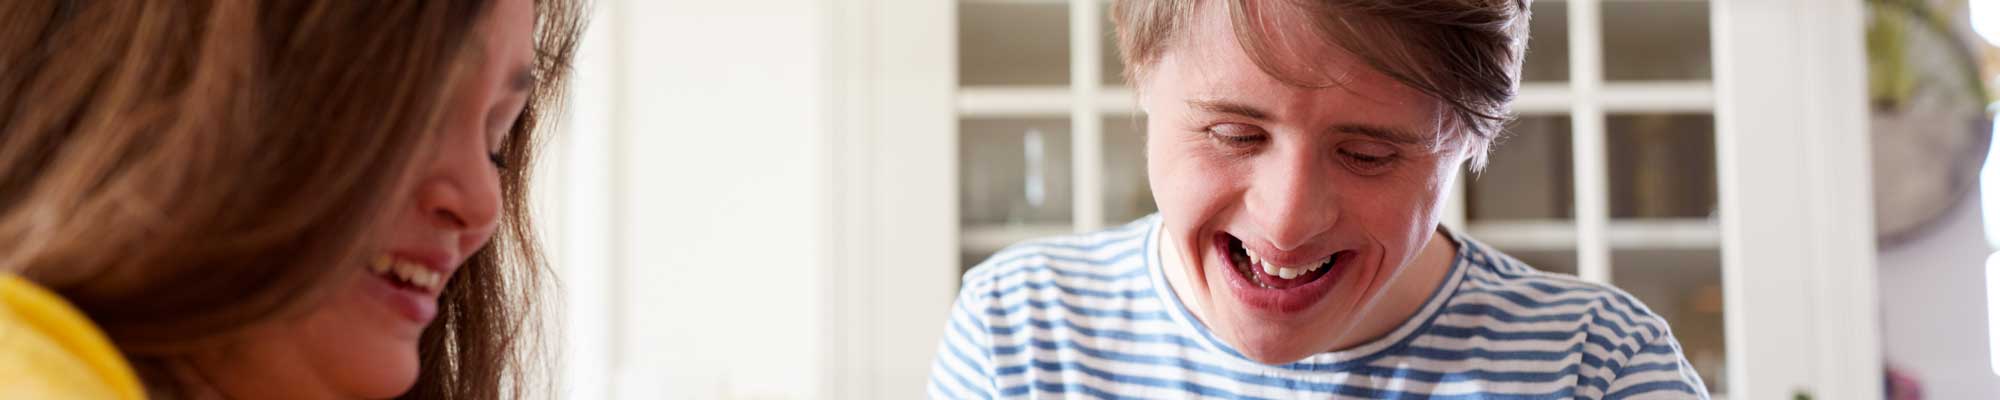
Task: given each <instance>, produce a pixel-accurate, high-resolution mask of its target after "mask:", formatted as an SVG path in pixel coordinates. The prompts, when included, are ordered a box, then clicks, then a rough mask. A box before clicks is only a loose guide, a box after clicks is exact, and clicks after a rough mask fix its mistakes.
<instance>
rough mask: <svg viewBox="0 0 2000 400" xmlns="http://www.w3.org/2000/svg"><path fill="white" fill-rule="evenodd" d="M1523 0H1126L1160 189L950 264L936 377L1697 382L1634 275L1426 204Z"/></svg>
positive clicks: (945, 381)
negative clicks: (948, 307)
mask: <svg viewBox="0 0 2000 400" xmlns="http://www.w3.org/2000/svg"><path fill="white" fill-rule="evenodd" d="M1527 10H1528V4H1527V1H1526V0H1426V1H1407V0H1119V1H1117V2H1116V3H1115V5H1114V6H1113V11H1112V14H1113V18H1114V19H1115V21H1116V24H1117V27H1118V44H1119V48H1120V49H1121V50H1122V51H1121V54H1122V55H1123V57H1124V61H1125V65H1126V68H1127V70H1126V71H1125V75H1126V77H1127V79H1128V80H1129V81H1130V82H1131V83H1132V84H1133V86H1134V87H1136V88H1137V91H1138V94H1139V104H1140V106H1141V107H1142V108H1143V109H1144V110H1145V112H1146V124H1147V126H1146V132H1147V140H1146V154H1147V160H1148V166H1147V167H1148V168H1147V171H1148V173H1149V176H1150V177H1151V179H1152V182H1151V184H1152V190H1153V194H1154V197H1155V198H1156V199H1158V203H1159V207H1160V213H1159V214H1158V215H1155V216H1151V217H1147V218H1144V219H1141V220H1139V221H1136V222H1133V223H1131V224H1128V225H1126V226H1124V227H1121V228H1116V229H1112V230H1108V231H1103V232H1097V233H1090V234H1083V235H1077V236H1070V237H1061V238H1051V239H1044V240H1036V241H1030V242H1027V243H1023V244H1020V245H1016V246H1013V247H1011V248H1009V249H1008V250H1004V251H1001V252H1000V253H999V254H997V255H995V256H994V257H993V258H992V259H990V260H987V261H986V262H985V263H982V264H981V265H980V266H978V267H976V268H973V269H972V270H971V271H970V272H967V273H966V274H965V280H964V286H963V287H962V289H961V290H960V291H959V296H958V300H957V302H956V303H955V304H954V305H953V307H952V314H951V316H950V321H949V323H948V324H947V326H946V331H945V336H946V337H945V339H944V341H943V343H941V344H940V345H939V350H938V356H937V360H936V364H935V365H934V367H933V372H932V378H931V383H930V388H929V390H930V394H931V395H932V396H933V397H940V398H1048V397H1139V398H1194V397H1206V398H1334V397H1339V398H1408V397H1433V396H1435V397H1447V398H1588V399H1599V398H1675V399H1678V398H1705V397H1707V390H1706V389H1705V388H1704V387H1703V386H1702V382H1701V379H1700V378H1698V377H1697V376H1696V375H1695V373H1694V370H1693V368H1691V367H1689V366H1688V363H1687V361H1686V359H1685V358H1684V357H1683V356H1682V355H1681V351H1680V344H1679V343H1678V342H1676V341H1675V340H1674V337H1673V335H1672V334H1671V333H1670V330H1669V329H1668V327H1667V324H1666V323H1665V322H1664V321H1663V320H1661V319H1660V317H1658V316H1657V315H1654V314H1653V313H1652V312H1651V311H1649V310H1647V309H1646V307H1645V306H1644V305H1641V304H1640V303H1639V302H1638V301H1637V300H1634V299H1633V298H1632V297H1631V296H1630V295H1627V294H1625V293H1624V292H1621V291H1618V290H1616V289H1613V288H1610V287H1607V286H1604V285H1599V284H1593V283H1588V282H1583V281H1579V280H1577V279H1575V278H1572V277H1569V276H1562V275H1552V274H1545V273H1542V272H1538V271H1536V270H1534V269H1532V268H1531V267H1530V266H1528V265H1525V264H1523V263H1521V262H1520V261H1519V260H1515V259H1514V258H1512V257H1508V256H1507V255H1505V254H1501V253H1499V252H1498V251H1496V250H1493V249H1492V248H1490V247H1487V246H1485V245H1483V244H1480V243H1479V242H1477V241H1475V240H1473V239H1472V238H1469V237H1466V236H1464V235H1462V234H1459V233H1456V232H1450V231H1447V230H1445V229H1444V228H1442V227H1440V226H1439V225H1438V216H1439V214H1440V213H1441V206H1442V204H1443V200H1444V197H1445V195H1446V191H1447V188H1450V187H1452V185H1453V184H1455V181H1456V180H1457V179H1458V177H1459V176H1458V175H1459V171H1460V170H1461V166H1471V167H1472V168H1473V169H1474V170H1477V169H1478V168H1479V167H1480V166H1482V165H1483V164H1484V161H1485V160H1484V156H1485V154H1486V150H1487V147H1488V145H1489V144H1490V143H1492V141H1493V138H1494V136H1495V135H1497V134H1498V133H1499V131H1500V129H1501V126H1502V125H1503V124H1504V123H1505V122H1506V119H1507V115H1508V113H1509V111H1508V107H1509V106H1508V103H1509V102H1510V101H1511V100H1512V99H1513V97H1514V94H1515V91H1516V89H1517V87H1518V85H1517V81H1518V79H1519V76H1520V64H1521V57H1522V53H1523V50H1524V47H1525V46H1526V43H1527V33H1526V32H1527V29H1526V28H1527V24H1528V15H1527V14H1528V11H1527Z"/></svg>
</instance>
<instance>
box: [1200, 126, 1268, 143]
mask: <svg viewBox="0 0 2000 400" xmlns="http://www.w3.org/2000/svg"><path fill="white" fill-rule="evenodd" d="M1208 137H1209V138H1212V139H1214V140H1215V141H1216V142H1217V143H1219V144H1223V145H1227V146H1231V147H1248V146H1251V145H1255V144H1257V143H1261V142H1263V141H1264V139H1265V138H1267V137H1268V135H1265V134H1264V131H1263V130H1261V129H1257V128H1256V127H1253V126H1249V125H1243V124H1217V125H1215V126H1210V127H1208Z"/></svg>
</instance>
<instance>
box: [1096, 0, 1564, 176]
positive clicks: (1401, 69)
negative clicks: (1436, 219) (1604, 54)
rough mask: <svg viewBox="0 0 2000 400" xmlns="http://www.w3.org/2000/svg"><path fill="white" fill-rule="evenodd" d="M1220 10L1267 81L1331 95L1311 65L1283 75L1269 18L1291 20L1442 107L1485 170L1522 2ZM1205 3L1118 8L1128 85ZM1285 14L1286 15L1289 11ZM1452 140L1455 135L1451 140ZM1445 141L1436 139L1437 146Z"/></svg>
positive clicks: (1411, 1) (1332, 2)
mask: <svg viewBox="0 0 2000 400" xmlns="http://www.w3.org/2000/svg"><path fill="white" fill-rule="evenodd" d="M1212 1H1222V2H1224V5H1225V7H1227V8H1228V11H1229V18H1230V23H1231V25H1232V27H1233V29H1234V30H1235V32H1236V40H1237V41H1238V42H1239V43H1240V44H1241V45H1242V47H1243V49H1244V51H1245V52H1247V53H1249V56H1250V59H1251V60H1252V61H1253V62H1255V63H1256V64H1257V66H1258V67H1259V68H1262V69H1263V70H1264V71H1265V72H1266V73H1269V74H1271V76H1273V77H1276V78H1278V79H1279V80H1280V81H1283V82H1285V83H1288V84H1292V85H1297V86H1303V87H1331V86H1334V85H1338V82H1337V81H1335V80H1333V79H1331V78H1332V76H1330V75H1328V74H1329V73H1328V72H1327V71H1322V70H1319V69H1317V68H1313V67H1312V66H1305V68H1302V69H1303V70H1301V68H1287V65H1286V64H1285V60H1284V59H1282V58H1281V57H1282V55H1284V54H1287V51H1286V49H1283V48H1280V45H1279V44H1278V43H1279V42H1277V39H1276V38H1273V37H1270V36H1269V35H1271V34H1272V32H1268V31H1267V29H1266V28H1262V27H1260V26H1261V25H1260V24H1262V23H1269V22H1271V21H1270V20H1268V18H1272V17H1278V16H1280V15H1281V14H1285V13H1296V14H1297V16H1299V17H1303V19H1304V20H1305V21H1309V23H1310V24H1311V25H1312V28H1314V29H1312V32H1314V33H1315V34H1316V35H1317V38H1316V39H1318V40H1320V41H1322V42H1326V43H1331V44H1333V45H1334V46H1336V47H1337V48H1339V49H1341V50H1343V51H1346V52H1348V53H1351V54H1353V55H1354V56H1355V57H1357V58H1358V59H1360V60H1361V61H1362V63H1364V64H1365V65H1367V66H1369V67H1370V68H1373V69H1375V70H1376V71H1379V72H1381V73H1382V74H1384V75H1387V76H1389V77H1390V78H1394V79H1396V80H1397V81H1398V82H1401V83H1402V84H1404V85H1406V86H1409V87H1410V88H1412V89H1416V90H1417V91H1419V92H1422V93H1424V94H1425V95H1428V96H1430V97H1433V98H1436V99H1438V100H1439V101H1442V102H1444V103H1445V105H1447V106H1448V107H1449V108H1450V111H1451V115H1450V118H1449V119H1448V122H1450V124H1448V125H1447V126H1452V127H1456V128H1457V129H1454V130H1456V131H1459V132H1460V133H1465V134H1470V136H1469V138H1473V139H1476V140H1478V141H1479V142H1478V143H1479V146H1478V147H1477V148H1479V149H1481V150H1479V151H1475V152H1473V154H1472V156H1471V158H1470V159H1469V161H1468V163H1469V165H1470V166H1471V167H1472V168H1473V169H1474V170H1478V169H1479V168H1482V167H1484V166H1485V163H1486V152H1485V151H1484V150H1483V149H1484V148H1485V145H1484V144H1485V143H1491V141H1492V140H1493V139H1494V137H1495V136H1497V135H1498V134H1499V132H1500V130H1501V128H1502V126H1504V125H1505V124H1506V123H1507V121H1508V120H1509V119H1510V118H1511V117H1510V114H1511V110H1510V108H1509V103H1512V102H1513V100H1514V95H1515V92H1516V91H1517V90H1518V89H1519V87H1520V85H1519V83H1520V82H1519V81H1520V77H1521V58H1522V55H1523V53H1524V51H1525V49H1526V48H1527V43H1528V37H1527V35H1528V18H1529V15H1528V14H1529V13H1528V2H1529V0H1212ZM1203 3H1204V0H1117V1H1116V2H1114V3H1113V5H1112V11H1111V17H1112V20H1113V23H1114V24H1116V25H1117V27H1118V48H1119V49H1120V50H1121V51H1120V56H1121V57H1122V58H1123V61H1124V62H1125V78H1126V81H1127V82H1128V83H1134V84H1136V83H1137V82H1138V81H1139V80H1140V78H1141V77H1142V76H1143V75H1144V74H1145V72H1146V69H1147V68H1148V67H1151V66H1152V64H1153V63H1155V62H1158V61H1159V59H1160V56H1161V54H1163V53H1165V52H1166V51H1167V49H1168V46H1169V45H1170V44H1172V43H1175V41H1176V40H1180V39H1182V38H1183V37H1184V35H1186V34H1187V32H1188V28H1189V27H1190V26H1192V25H1193V19H1194V18H1195V16H1196V15H1198V12H1197V11H1198V10H1199V9H1198V7H1200V6H1201V5H1202V4H1203ZM1287 6H1289V7H1287ZM1454 137H1463V136H1457V135H1454ZM1440 140H1443V138H1440Z"/></svg>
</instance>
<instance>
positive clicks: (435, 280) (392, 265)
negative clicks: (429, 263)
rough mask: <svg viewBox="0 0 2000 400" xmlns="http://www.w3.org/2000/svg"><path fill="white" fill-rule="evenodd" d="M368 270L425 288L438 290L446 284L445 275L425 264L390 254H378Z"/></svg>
mask: <svg viewBox="0 0 2000 400" xmlns="http://www.w3.org/2000/svg"><path fill="white" fill-rule="evenodd" d="M368 270H369V271H373V272H375V273H376V274H379V275H383V276H388V277H391V278H394V279H396V280H399V281H402V282H404V283H408V284H410V285H411V286H416V287H419V288H423V289H425V290H432V291H436V290H438V287H439V286H441V285H443V284H444V276H443V275H442V274H439V273H438V272H437V271H432V270H431V269H430V268H424V266H423V265H421V264H417V263H413V262H409V261H406V260H399V259H395V258H392V257H389V256H377V257H375V259H374V260H373V262H370V263H369V264H368Z"/></svg>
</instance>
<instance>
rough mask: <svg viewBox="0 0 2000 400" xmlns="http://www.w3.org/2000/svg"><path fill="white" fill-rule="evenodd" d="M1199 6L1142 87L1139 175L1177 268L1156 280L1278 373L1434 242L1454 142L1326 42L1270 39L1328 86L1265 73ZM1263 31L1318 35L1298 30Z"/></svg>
mask: <svg viewBox="0 0 2000 400" xmlns="http://www.w3.org/2000/svg"><path fill="white" fill-rule="evenodd" d="M1207 4H1208V5H1207V6H1204V8H1205V9H1204V10H1202V12H1201V14H1202V15H1200V16H1198V17H1197V18H1195V19H1194V23H1193V24H1192V26H1189V27H1188V28H1187V29H1190V32H1187V33H1188V34H1186V35H1181V36H1180V37H1179V39H1176V40H1177V42H1174V43H1172V44H1171V45H1170V46H1168V49H1167V51H1166V52H1164V53H1163V54H1162V55H1161V57H1160V59H1159V61H1157V62H1156V63H1155V64H1154V65H1151V66H1149V68H1147V70H1146V72H1145V73H1143V74H1142V78H1141V79H1142V80H1141V82H1140V93H1141V96H1140V102H1141V105H1142V106H1143V107H1144V109H1145V110H1146V112H1147V132H1148V135H1149V136H1148V140H1147V142H1146V151H1147V160H1149V163H1148V165H1147V168H1148V169H1147V171H1148V173H1149V174H1150V176H1151V181H1152V182H1151V184H1152V189H1153V193H1154V196H1155V197H1156V199H1157V201H1158V203H1159V206H1160V211H1161V214H1162V216H1163V218H1164V219H1165V221H1166V225H1165V226H1166V227H1167V228H1168V233H1169V235H1170V236H1168V240H1174V241H1175V242H1174V243H1176V244H1178V245H1179V248H1180V250H1181V257H1182V259H1183V260H1186V262H1185V263H1183V265H1184V267H1185V268H1182V270H1180V271H1169V272H1168V273H1169V274H1181V275H1180V276H1178V277H1176V278H1177V279H1176V280H1178V281H1181V282H1177V283H1176V288H1177V289H1182V290H1180V293H1178V294H1179V295H1180V296H1181V298H1182V299H1183V302H1184V303H1186V304H1188V305H1189V306H1190V307H1193V308H1195V309H1196V310H1195V312H1196V313H1197V315H1199V316H1201V318H1202V319H1203V322H1204V323H1205V324H1207V325H1208V326H1209V327H1210V328H1211V329H1213V330H1214V331H1215V332H1216V334H1217V335H1219V336H1220V337H1221V338H1222V339H1223V340H1225V341H1227V342H1229V343H1230V344H1231V345H1232V346H1235V347H1236V348H1238V349H1240V350H1241V351H1243V352H1244V355H1246V356H1249V357H1251V358H1253V359H1256V360H1258V361H1262V362H1266V363H1273V364H1276V363H1283V362H1291V361H1295V360H1298V359H1301V358H1304V357H1306V356H1309V355H1311V354H1314V353H1319V352H1325V351H1329V350H1332V349H1334V347H1335V345H1336V343H1335V342H1336V341H1338V340H1339V339H1340V338H1341V335H1342V334H1343V333H1342V332H1348V330H1349V329H1352V328H1354V327H1355V326H1356V325H1357V323H1358V322H1361V321H1359V317H1358V315H1359V314H1361V313H1362V312H1363V311H1364V308H1365V307H1366V304H1368V303H1369V302H1370V301H1371V300H1372V299H1375V298H1377V297H1379V296H1382V295H1383V294H1384V293H1385V288H1387V287H1389V286H1390V285H1389V283H1390V282H1391V281H1390V278H1392V277H1393V276H1395V275H1396V273H1397V272H1398V271H1400V270H1403V269H1404V268H1405V266H1406V265H1409V262H1410V261H1411V260H1413V259H1415V256H1416V255H1417V254H1418V252H1419V251H1420V250H1421V249H1423V247H1424V246H1425V245H1426V243H1427V242H1428V241H1429V239H1430V238H1431V234H1432V232H1433V229H1434V227H1435V226H1436V223H1437V218H1438V215H1439V213H1440V209H1439V205H1440V204H1441V201H1442V198H1443V196H1444V194H1445V190H1444V189H1445V188H1448V187H1450V185H1451V183H1452V180H1453V179H1454V178H1455V177H1456V175H1457V172H1456V171H1457V168H1456V167H1457V166H1458V165H1459V164H1460V162H1462V161H1463V159H1464V156H1465V154H1466V153H1465V151H1464V150H1463V149H1464V146H1462V145H1460V144H1459V143H1462V142H1463V141H1459V140H1447V141H1439V140H1438V139H1439V138H1440V136H1439V135H1441V132H1444V129H1443V125H1441V123H1442V121H1444V119H1443V118H1442V116H1443V115H1445V113H1444V108H1443V105H1442V104H1441V103H1440V102H1438V101H1436V100H1435V99H1432V98H1430V97H1427V96H1424V95H1423V94H1422V93H1420V92H1418V91H1416V90H1414V89H1411V88H1409V87H1407V86H1404V85H1402V84H1400V83H1397V82H1396V81H1395V80H1393V79H1391V78H1389V77H1387V76H1385V75H1382V74H1380V73H1378V72H1376V71H1374V70H1372V69H1370V68H1367V67H1366V66H1364V65H1363V64H1361V61H1359V59H1357V58H1355V57H1354V56H1353V55H1351V54H1348V53H1346V52H1343V51H1341V50H1339V49H1338V48H1337V47H1333V46H1331V45H1329V44H1324V43H1274V44H1276V45H1278V46H1276V49H1278V50H1279V54H1283V56H1281V57H1279V60H1278V61H1280V64H1281V65H1282V66H1284V67H1287V68H1289V69H1288V70H1293V71H1297V70H1302V69H1303V68H1307V67H1311V68H1316V69H1318V70H1319V71H1322V72H1324V75H1325V76H1327V77H1330V79H1334V80H1336V81H1338V82H1339V84H1338V85H1334V86H1333V87H1329V88H1320V89H1313V88H1303V87H1299V86H1294V85H1288V84H1286V83H1284V82H1282V81H1280V80H1278V79H1276V78H1274V77H1272V76H1271V75H1270V74H1268V73H1267V72H1265V71H1264V70H1263V69H1260V68H1258V66H1257V65H1256V64H1255V63H1254V62H1253V61H1252V60H1251V59H1250V58H1249V56H1248V55H1247V53H1245V52H1244V51H1243V49H1242V47H1240V45H1239V44H1238V41H1237V40H1236V34H1235V33H1234V32H1232V29H1231V26H1230V22H1229V18H1228V14H1227V13H1226V12H1224V11H1222V9H1221V8H1220V7H1221V6H1220V4H1221V2H1209V3H1207ZM1280 18H1283V17H1280ZM1264 29H1266V31H1265V32H1266V33H1267V35H1266V37H1272V38H1294V39H1304V38H1313V37H1315V36H1314V32H1312V31H1310V29H1312V28H1311V27H1310V26H1307V25H1306V24H1305V23H1304V22H1301V21H1282V22H1278V23H1269V24H1267V25H1266V27H1265V28H1264ZM1313 76H1316V75H1313ZM1313 76H1308V77H1313ZM1178 278H1185V279H1178ZM1183 287H1184V289H1183Z"/></svg>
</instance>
